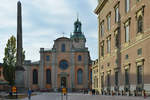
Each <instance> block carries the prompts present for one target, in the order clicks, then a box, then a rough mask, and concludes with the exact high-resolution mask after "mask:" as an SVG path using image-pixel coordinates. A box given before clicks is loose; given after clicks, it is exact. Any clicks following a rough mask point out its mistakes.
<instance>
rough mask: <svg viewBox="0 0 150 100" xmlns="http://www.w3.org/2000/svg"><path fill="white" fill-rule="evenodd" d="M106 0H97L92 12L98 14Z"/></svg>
mask: <svg viewBox="0 0 150 100" xmlns="http://www.w3.org/2000/svg"><path fill="white" fill-rule="evenodd" d="M107 1H108V0H101V1H99V3H98V5H97V7H96V9H95V10H94V13H95V14H97V15H98V14H99V12H100V11H101V10H102V9H103V7H104V6H105V4H106V3H107Z"/></svg>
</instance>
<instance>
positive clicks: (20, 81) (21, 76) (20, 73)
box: [15, 67, 25, 92]
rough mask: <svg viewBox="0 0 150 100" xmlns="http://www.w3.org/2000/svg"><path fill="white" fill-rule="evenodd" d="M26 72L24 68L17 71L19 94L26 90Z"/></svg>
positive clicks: (16, 80) (16, 82)
mask: <svg viewBox="0 0 150 100" xmlns="http://www.w3.org/2000/svg"><path fill="white" fill-rule="evenodd" d="M24 71H25V70H24V68H23V67H22V68H21V67H18V68H16V71H15V86H16V87H17V91H18V92H23V89H24V88H25V86H24V85H25V82H24Z"/></svg>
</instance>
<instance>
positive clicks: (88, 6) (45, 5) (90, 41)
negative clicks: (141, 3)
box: [0, 0, 98, 63]
mask: <svg viewBox="0 0 150 100" xmlns="http://www.w3.org/2000/svg"><path fill="white" fill-rule="evenodd" d="M20 1H21V3H22V28H23V49H24V50H25V56H26V58H25V59H26V60H32V61H37V60H39V59H40V53H39V50H40V48H49V49H51V48H52V46H53V44H54V40H56V39H57V38H59V37H62V36H63V34H62V33H64V36H65V37H68V38H69V37H70V33H72V32H73V30H74V25H73V24H74V22H75V21H76V19H77V14H78V15H79V20H80V21H81V23H82V32H83V33H84V35H85V37H86V40H87V42H86V46H87V47H88V49H89V51H90V56H91V59H92V60H95V59H97V58H98V34H97V33H98V24H97V16H96V14H94V9H95V8H96V6H97V0H20ZM17 2H18V0H1V3H0V62H1V63H2V62H3V57H4V49H5V46H6V43H7V40H8V39H9V38H10V37H11V36H12V35H14V36H15V37H16V35H17V34H16V33H17Z"/></svg>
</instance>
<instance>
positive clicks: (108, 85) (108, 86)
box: [107, 74, 110, 89]
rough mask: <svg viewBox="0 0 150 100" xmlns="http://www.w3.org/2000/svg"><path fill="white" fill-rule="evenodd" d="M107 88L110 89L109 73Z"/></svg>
mask: <svg viewBox="0 0 150 100" xmlns="http://www.w3.org/2000/svg"><path fill="white" fill-rule="evenodd" d="M107 88H108V89H110V74H108V75H107Z"/></svg>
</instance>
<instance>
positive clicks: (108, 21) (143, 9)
mask: <svg viewBox="0 0 150 100" xmlns="http://www.w3.org/2000/svg"><path fill="white" fill-rule="evenodd" d="M149 11H150V0H99V2H98V5H97V7H96V9H95V13H96V14H97V15H98V23H99V26H98V27H99V28H98V29H99V30H98V37H99V42H98V44H99V48H98V49H99V65H98V66H99V72H100V73H99V76H100V79H99V80H100V81H99V83H100V85H99V86H100V87H99V89H100V90H99V91H100V92H101V93H104V92H106V93H108V94H109V93H110V91H114V92H115V93H118V92H120V91H123V92H122V93H125V94H126V93H127V92H130V93H131V94H135V93H136V94H141V93H142V92H141V91H142V90H146V92H150V73H149V70H150V67H149V66H150V46H149V45H150V13H149ZM133 91H134V92H133Z"/></svg>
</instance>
